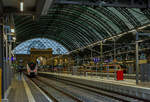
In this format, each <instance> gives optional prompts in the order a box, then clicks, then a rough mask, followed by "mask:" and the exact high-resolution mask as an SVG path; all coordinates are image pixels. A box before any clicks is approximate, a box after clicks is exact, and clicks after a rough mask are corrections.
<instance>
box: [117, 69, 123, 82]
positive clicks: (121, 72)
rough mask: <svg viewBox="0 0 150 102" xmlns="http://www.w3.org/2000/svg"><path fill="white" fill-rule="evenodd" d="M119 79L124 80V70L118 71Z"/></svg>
mask: <svg viewBox="0 0 150 102" xmlns="http://www.w3.org/2000/svg"><path fill="white" fill-rule="evenodd" d="M117 80H123V70H118V71H117Z"/></svg>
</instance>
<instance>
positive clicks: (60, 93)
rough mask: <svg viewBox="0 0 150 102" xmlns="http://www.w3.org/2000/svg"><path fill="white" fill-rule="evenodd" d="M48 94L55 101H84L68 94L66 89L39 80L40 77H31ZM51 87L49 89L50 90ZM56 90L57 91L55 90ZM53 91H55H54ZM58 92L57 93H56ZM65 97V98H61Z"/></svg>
mask: <svg viewBox="0 0 150 102" xmlns="http://www.w3.org/2000/svg"><path fill="white" fill-rule="evenodd" d="M30 79H31V81H33V82H34V83H35V84H36V85H37V86H38V87H39V88H40V89H41V90H42V91H43V92H44V93H45V94H47V96H49V97H50V98H51V99H52V101H53V102H82V101H81V100H80V99H78V98H77V97H75V96H73V95H71V94H68V93H67V92H65V91H62V90H60V89H58V88H57V87H55V86H52V85H50V84H49V83H47V82H45V81H43V80H39V79H38V78H36V77H35V78H30ZM48 88H49V90H48ZM54 91H56V92H54ZM52 92H53V93H52ZM54 93H56V94H54ZM61 98H63V99H61Z"/></svg>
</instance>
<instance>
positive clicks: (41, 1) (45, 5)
mask: <svg viewBox="0 0 150 102" xmlns="http://www.w3.org/2000/svg"><path fill="white" fill-rule="evenodd" d="M53 1H54V0H37V6H36V12H37V15H47V13H48V10H49V8H50V7H51V6H52V4H53Z"/></svg>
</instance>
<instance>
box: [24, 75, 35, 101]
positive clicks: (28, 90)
mask: <svg viewBox="0 0 150 102" xmlns="http://www.w3.org/2000/svg"><path fill="white" fill-rule="evenodd" d="M22 80H23V84H24V87H25V91H26V95H27V97H28V101H29V102H35V99H34V97H33V95H32V93H31V90H30V88H29V86H28V84H27V82H26V81H25V79H24V77H23V76H22Z"/></svg>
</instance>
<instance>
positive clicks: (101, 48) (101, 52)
mask: <svg viewBox="0 0 150 102" xmlns="http://www.w3.org/2000/svg"><path fill="white" fill-rule="evenodd" d="M100 56H101V72H102V70H103V42H101V43H100ZM102 78H103V74H102Z"/></svg>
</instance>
